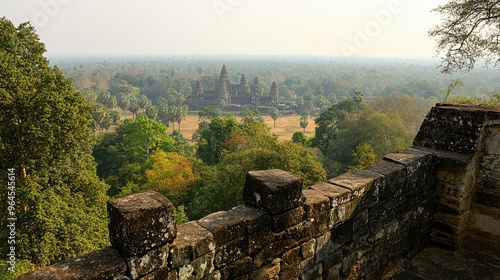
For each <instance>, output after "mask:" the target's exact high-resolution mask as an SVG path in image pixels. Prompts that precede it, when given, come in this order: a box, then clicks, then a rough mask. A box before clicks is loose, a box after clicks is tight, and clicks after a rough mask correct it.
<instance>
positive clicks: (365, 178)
mask: <svg viewBox="0 0 500 280" xmlns="http://www.w3.org/2000/svg"><path fill="white" fill-rule="evenodd" d="M379 178H382V175H380V174H378V173H376V172H373V171H369V170H358V171H355V172H353V173H344V174H342V175H339V176H337V177H335V178H332V179H329V180H328V181H327V182H328V183H330V184H335V185H338V186H341V187H343V188H346V189H349V190H350V191H351V192H352V195H353V197H362V196H363V195H364V194H365V193H366V192H368V191H369V190H370V189H372V187H374V185H373V183H374V182H375V180H376V179H379Z"/></svg>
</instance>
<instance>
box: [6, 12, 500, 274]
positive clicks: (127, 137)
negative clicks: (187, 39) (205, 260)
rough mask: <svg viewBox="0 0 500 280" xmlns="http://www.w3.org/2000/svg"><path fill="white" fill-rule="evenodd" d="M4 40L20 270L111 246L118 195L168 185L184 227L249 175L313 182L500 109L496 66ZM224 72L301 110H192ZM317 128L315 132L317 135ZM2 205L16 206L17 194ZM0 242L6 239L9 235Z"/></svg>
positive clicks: (31, 35)
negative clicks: (455, 109) (283, 134)
mask: <svg viewBox="0 0 500 280" xmlns="http://www.w3.org/2000/svg"><path fill="white" fill-rule="evenodd" d="M0 36H1V37H0V42H3V43H2V44H3V45H5V46H3V47H4V48H2V49H0V51H1V52H2V53H1V55H0V74H1V76H0V94H1V99H0V101H1V104H0V105H1V111H0V125H1V130H0V156H1V157H2V167H1V168H2V169H1V170H0V176H2V178H8V176H10V175H8V174H7V171H8V170H15V177H16V178H17V182H18V187H17V188H16V191H17V192H16V201H17V204H16V207H17V208H16V213H17V216H16V217H17V226H18V228H17V229H18V235H17V239H16V240H17V244H16V246H17V251H16V252H17V258H18V260H20V261H19V262H18V264H17V265H18V267H19V268H20V269H19V270H18V273H22V272H26V271H29V270H31V269H33V268H34V267H40V266H44V265H49V264H52V263H54V262H57V261H60V260H63V259H67V258H69V257H72V256H75V255H78V254H83V253H86V252H89V251H92V250H95V249H97V248H102V247H104V246H107V245H108V243H109V241H108V240H107V226H106V213H105V203H106V200H107V199H109V198H113V197H120V196H124V195H127V194H131V193H134V192H138V191H141V190H155V191H157V192H160V193H161V194H163V195H165V196H166V197H168V198H169V200H170V201H171V202H172V203H173V204H174V205H175V207H176V220H177V222H178V223H183V222H186V221H188V220H193V219H198V218H200V217H202V216H204V215H206V214H208V213H211V212H214V211H219V210H225V209H230V208H231V207H234V206H236V205H238V204H240V203H241V193H242V187H243V182H244V178H245V174H246V172H248V171H249V170H260V169H270V168H280V169H283V170H286V171H291V172H293V173H296V174H298V175H300V176H302V177H303V178H304V182H305V187H306V188H307V187H309V186H310V185H312V184H315V183H318V182H321V181H324V180H325V179H327V178H329V177H332V176H335V175H338V174H341V173H343V172H347V171H353V170H357V169H360V168H365V167H367V166H370V165H372V164H374V163H375V162H377V161H378V160H380V159H381V158H382V157H383V156H384V155H385V154H387V153H389V152H391V151H395V150H402V149H405V148H407V147H409V146H411V145H412V140H413V137H414V136H415V134H416V132H417V130H418V128H419V126H420V123H421V122H422V120H423V118H424V117H425V114H426V113H427V112H428V110H429V108H430V107H431V106H432V105H433V104H435V103H436V102H440V101H444V100H448V101H460V102H486V103H490V104H498V103H499V101H500V95H499V94H498V92H499V90H500V77H499V76H498V71H497V70H491V69H476V70H473V71H470V72H469V73H466V74H460V75H454V76H442V75H440V74H438V71H437V69H436V65H435V63H436V62H435V61H422V60H401V59H378V58H356V59H348V58H342V57H332V58H327V57H277V56H269V57H245V56H240V57H236V56H228V57H222V56H219V57H217V56H214V57H202V56H191V57H177V56H171V57H168V56H166V57H147V56H144V57H111V56H110V57H52V58H51V59H50V62H49V59H47V58H46V57H45V56H44V53H45V46H44V45H43V43H41V42H40V41H39V40H38V37H37V35H36V33H35V31H34V29H33V28H32V27H31V26H30V25H28V24H22V25H20V26H19V27H14V26H13V25H12V23H11V22H9V21H8V20H6V19H1V20H0ZM223 64H225V65H226V66H227V67H228V69H229V79H230V80H231V81H232V82H234V83H238V82H239V81H240V77H241V76H242V74H245V75H246V76H247V77H249V79H253V81H255V82H254V84H258V88H259V92H260V93H261V94H265V93H269V92H273V91H274V92H276V93H277V95H278V101H279V103H280V104H288V105H287V106H285V107H280V108H281V109H278V106H276V107H273V106H267V107H265V106H264V107H262V106H261V107H259V106H242V107H240V108H239V110H236V111H235V110H233V109H234V108H233V109H231V110H229V109H228V106H227V105H229V104H226V103H223V104H221V105H220V106H213V107H210V108H208V107H207V108H204V109H201V110H197V111H193V110H191V108H189V106H188V104H187V100H188V99H189V98H190V96H191V95H192V94H193V92H196V91H197V90H199V89H200V87H201V84H202V85H203V88H206V89H215V88H216V87H217V83H218V81H219V80H220V73H221V70H220V69H221V67H222V65H223ZM254 77H258V79H257V80H256V79H254ZM12 81H16V83H13V82H12ZM257 81H258V82H257ZM273 83H275V85H276V86H273ZM252 87H253V88H255V87H257V86H255V85H252ZM283 108H285V109H283ZM188 115H191V116H193V115H195V116H196V130H195V132H194V133H193V135H192V137H185V136H184V135H183V129H182V128H183V124H185V122H187V121H188V120H187V119H186V117H187V116H188ZM294 115H295V116H300V123H297V125H298V126H299V129H297V131H295V132H294V133H293V135H290V137H289V139H286V140H283V139H279V138H278V136H277V135H275V134H274V133H272V131H271V130H272V128H271V126H269V125H267V124H266V123H265V122H264V117H271V118H272V119H273V120H274V121H275V123H274V124H275V125H274V126H276V120H277V119H279V118H284V117H285V116H294ZM183 122H184V123H183ZM308 126H309V127H311V126H314V134H313V135H307V134H306V133H305V129H306V127H308ZM302 129H303V130H302ZM2 180H3V179H2ZM0 197H1V198H2V200H3V201H7V199H8V198H7V197H6V193H5V192H2V194H1V196H0ZM1 223H2V228H3V229H4V230H5V228H6V225H5V224H4V223H6V221H5V220H2V222H1ZM1 235H2V241H3V240H4V239H6V238H7V235H8V233H6V232H4V231H2V232H1ZM4 244H7V242H3V243H2V246H4ZM2 248H3V247H2ZM2 250H9V249H8V248H3V249H2ZM2 253H3V252H2ZM5 255H6V254H4V256H5ZM2 263H5V261H2ZM0 270H1V271H2V272H3V271H5V270H6V267H5V266H0ZM4 275H5V274H4ZM0 279H3V278H0ZM5 279H10V278H5Z"/></svg>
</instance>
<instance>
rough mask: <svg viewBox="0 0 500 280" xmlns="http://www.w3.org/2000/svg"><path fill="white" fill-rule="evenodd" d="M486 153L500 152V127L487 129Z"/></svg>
mask: <svg viewBox="0 0 500 280" xmlns="http://www.w3.org/2000/svg"><path fill="white" fill-rule="evenodd" d="M485 153H486V154H488V155H499V154H500V129H499V128H494V127H492V128H489V129H487V130H486V140H485Z"/></svg>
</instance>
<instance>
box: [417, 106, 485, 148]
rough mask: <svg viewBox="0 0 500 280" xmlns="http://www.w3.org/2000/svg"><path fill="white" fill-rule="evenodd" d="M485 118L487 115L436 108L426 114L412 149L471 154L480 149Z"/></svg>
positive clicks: (457, 108) (459, 108) (463, 109)
mask: <svg viewBox="0 0 500 280" xmlns="http://www.w3.org/2000/svg"><path fill="white" fill-rule="evenodd" d="M485 117H486V111H482V110H475V109H474V108H471V107H467V106H456V105H441V104H438V105H437V106H436V107H433V108H432V109H431V111H430V112H429V113H428V114H427V117H426V118H425V120H424V122H423V123H422V126H421V127H420V130H419V132H418V134H417V136H416V137H415V140H414V141H413V145H414V146H422V147H427V148H432V149H436V150H446V151H452V152H457V153H466V154H471V153H473V152H474V151H475V150H476V149H477V147H478V145H479V135H480V133H481V131H482V128H483V125H484V122H485Z"/></svg>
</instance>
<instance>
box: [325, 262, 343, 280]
mask: <svg viewBox="0 0 500 280" xmlns="http://www.w3.org/2000/svg"><path fill="white" fill-rule="evenodd" d="M324 270H325V272H324V274H323V279H342V278H341V277H340V271H341V270H342V264H341V263H339V264H336V265H334V266H332V267H331V268H329V269H324Z"/></svg>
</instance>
